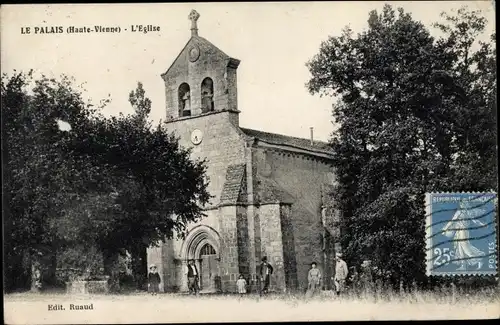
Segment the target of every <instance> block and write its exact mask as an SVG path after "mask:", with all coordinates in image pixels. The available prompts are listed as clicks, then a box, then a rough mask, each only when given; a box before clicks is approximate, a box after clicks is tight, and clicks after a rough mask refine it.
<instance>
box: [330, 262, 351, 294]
mask: <svg viewBox="0 0 500 325" xmlns="http://www.w3.org/2000/svg"><path fill="white" fill-rule="evenodd" d="M348 273H349V269H348V268H347V263H346V262H344V260H342V254H340V253H337V254H335V278H334V279H333V282H334V284H335V291H336V292H337V296H339V295H340V292H342V291H344V287H345V280H346V279H347V274H348Z"/></svg>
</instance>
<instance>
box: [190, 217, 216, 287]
mask: <svg viewBox="0 0 500 325" xmlns="http://www.w3.org/2000/svg"><path fill="white" fill-rule="evenodd" d="M181 258H182V259H183V260H184V261H186V262H187V261H188V260H190V259H194V260H196V265H197V267H198V270H199V272H200V289H201V291H202V292H216V291H219V290H220V274H219V270H220V267H219V261H220V237H219V234H218V233H217V231H215V229H213V228H211V227H209V226H205V225H199V226H196V227H194V228H193V229H191V231H189V232H188V234H187V236H186V238H185V240H184V243H183V245H182V248H181ZM186 290H187V287H186Z"/></svg>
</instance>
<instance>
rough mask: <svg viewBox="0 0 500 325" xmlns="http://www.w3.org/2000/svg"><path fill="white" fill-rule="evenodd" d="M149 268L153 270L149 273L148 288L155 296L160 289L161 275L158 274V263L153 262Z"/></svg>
mask: <svg viewBox="0 0 500 325" xmlns="http://www.w3.org/2000/svg"><path fill="white" fill-rule="evenodd" d="M149 269H150V271H151V272H149V274H148V290H149V292H150V293H151V295H152V296H155V295H157V294H158V291H160V288H159V287H160V282H161V280H160V275H159V274H158V271H157V270H156V265H154V264H151V265H150V266H149Z"/></svg>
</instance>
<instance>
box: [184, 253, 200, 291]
mask: <svg viewBox="0 0 500 325" xmlns="http://www.w3.org/2000/svg"><path fill="white" fill-rule="evenodd" d="M186 275H187V278H188V288H189V293H190V294H196V295H197V294H198V290H199V288H198V278H199V273H198V268H197V267H196V265H195V264H194V260H189V262H188V266H187V270H186Z"/></svg>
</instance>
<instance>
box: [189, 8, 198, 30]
mask: <svg viewBox="0 0 500 325" xmlns="http://www.w3.org/2000/svg"><path fill="white" fill-rule="evenodd" d="M188 18H189V20H191V35H193V36H195V35H196V36H197V35H198V25H197V24H196V22H197V21H198V18H200V14H199V13H198V12H197V11H196V10H194V9H193V10H191V13H190V14H189V16H188Z"/></svg>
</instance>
